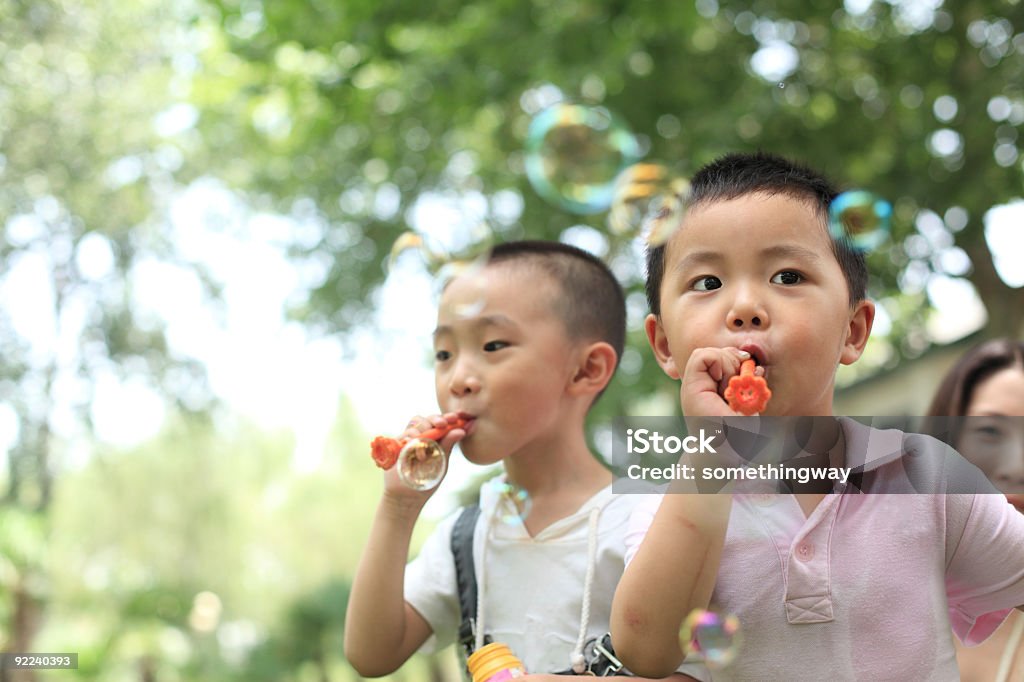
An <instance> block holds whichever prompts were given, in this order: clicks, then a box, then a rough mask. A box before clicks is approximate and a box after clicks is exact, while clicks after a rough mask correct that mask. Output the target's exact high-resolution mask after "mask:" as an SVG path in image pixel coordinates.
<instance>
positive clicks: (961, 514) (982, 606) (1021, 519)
mask: <svg viewBox="0 0 1024 682" xmlns="http://www.w3.org/2000/svg"><path fill="white" fill-rule="evenodd" d="M946 514H947V538H946V542H947V546H949V543H953V547H954V549H953V552H952V555H951V556H952V558H951V560H950V562H949V565H948V566H947V568H946V592H947V595H948V597H949V615H950V621H951V622H952V625H953V631H954V632H955V633H956V635H957V637H959V638H960V640H961V641H962V642H963V643H964V644H966V645H968V646H974V645H976V644H980V643H981V642H983V641H984V640H985V639H986V638H988V637H989V635H991V634H992V633H993V632H995V630H996V629H997V628H998V627H999V626H1000V625H1001V624H1002V622H1003V621H1004V620H1005V619H1006V616H1007V615H1009V613H1010V611H1011V610H1012V609H1013V608H1014V607H1016V606H1020V605H1022V604H1024V514H1021V513H1020V512H1018V511H1017V510H1016V509H1015V508H1014V507H1013V506H1012V505H1011V504H1009V503H1008V502H1007V501H1006V498H1005V497H1004V496H1002V495H996V494H979V495H947V496H946ZM961 528H962V529H963V531H962V533H961V532H960V530H959V529H961ZM957 535H959V537H956V536H957Z"/></svg>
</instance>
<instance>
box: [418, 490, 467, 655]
mask: <svg viewBox="0 0 1024 682" xmlns="http://www.w3.org/2000/svg"><path fill="white" fill-rule="evenodd" d="M461 511H462V510H461V509H460V510H458V511H457V512H455V514H452V515H451V516H449V517H448V518H446V519H444V520H443V521H442V522H441V523H440V524H439V525H438V527H437V528H436V529H435V530H434V532H433V533H431V534H430V537H428V538H427V541H426V542H425V543H423V547H422V548H421V549H420V552H419V555H417V557H416V558H415V559H413V560H412V561H411V562H409V564H408V565H407V566H406V567H405V601H406V603H408V604H409V605H410V606H411V607H413V608H414V609H416V611H417V613H419V614H420V615H421V616H423V619H424V620H426V621H427V623H429V624H430V628H431V630H432V631H433V634H432V635H431V636H430V637H428V638H427V641H426V642H424V643H423V646H422V647H420V652H421V653H433V652H434V651H437V650H439V649H443V648H444V647H446V646H448V645H449V644H451V643H452V642H454V641H455V640H456V638H457V633H458V630H459V623H460V621H461V619H462V615H461V612H460V610H459V595H458V587H457V586H456V584H455V558H454V557H453V556H452V548H451V538H452V529H453V528H454V527H455V521H456V519H457V518H458V515H459V512H461Z"/></svg>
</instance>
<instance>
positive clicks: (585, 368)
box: [569, 341, 617, 395]
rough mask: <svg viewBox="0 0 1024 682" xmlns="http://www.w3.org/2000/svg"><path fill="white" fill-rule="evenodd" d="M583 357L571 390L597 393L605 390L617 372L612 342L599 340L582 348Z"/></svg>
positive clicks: (570, 387)
mask: <svg viewBox="0 0 1024 682" xmlns="http://www.w3.org/2000/svg"><path fill="white" fill-rule="evenodd" d="M581 352H582V357H581V360H580V365H579V368H578V369H577V370H576V375H575V376H573V378H572V383H571V384H570V385H569V390H570V391H572V392H574V393H584V394H593V395H596V394H598V393H600V392H601V391H602V390H604V387H605V386H607V385H608V382H609V381H611V380H612V375H613V374H615V366H616V364H617V359H616V357H615V349H614V348H612V346H611V344H609V343H605V342H604V341H598V342H596V343H592V344H590V345H588V346H584V347H583V349H582V351H581Z"/></svg>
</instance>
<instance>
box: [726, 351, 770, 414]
mask: <svg viewBox="0 0 1024 682" xmlns="http://www.w3.org/2000/svg"><path fill="white" fill-rule="evenodd" d="M756 366H757V364H756V363H755V362H754V361H753V360H744V361H743V362H742V363H741V364H740V373H739V375H738V376H734V377H732V378H731V379H729V386H728V387H727V388H726V389H725V400H726V401H727V402H728V403H729V408H730V409H732V410H733V411H735V412H739V413H740V414H745V415H747V416H750V415H752V414H759V413H761V412H764V408H765V407H767V406H768V400H769V399H770V398H771V397H772V392H771V389H769V388H768V382H767V381H765V380H764V377H759V376H755V375H754V368H755V367H756Z"/></svg>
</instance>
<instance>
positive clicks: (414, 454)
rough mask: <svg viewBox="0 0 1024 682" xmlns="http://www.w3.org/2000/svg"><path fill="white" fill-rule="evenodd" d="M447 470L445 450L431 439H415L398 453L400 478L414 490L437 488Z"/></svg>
mask: <svg viewBox="0 0 1024 682" xmlns="http://www.w3.org/2000/svg"><path fill="white" fill-rule="evenodd" d="M447 470H448V458H447V457H446V456H445V454H444V450H443V449H442V448H441V446H440V445H438V444H437V442H435V441H432V440H430V439H429V438H413V439H411V440H409V442H408V443H406V444H405V447H403V448H402V451H401V452H400V453H398V478H400V479H401V481H402V483H404V484H405V485H407V486H408V487H410V488H412V489H413V490H430V489H431V488H434V487H436V486H437V484H438V483H440V482H441V479H442V478H444V474H445V472H446V471H447Z"/></svg>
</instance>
